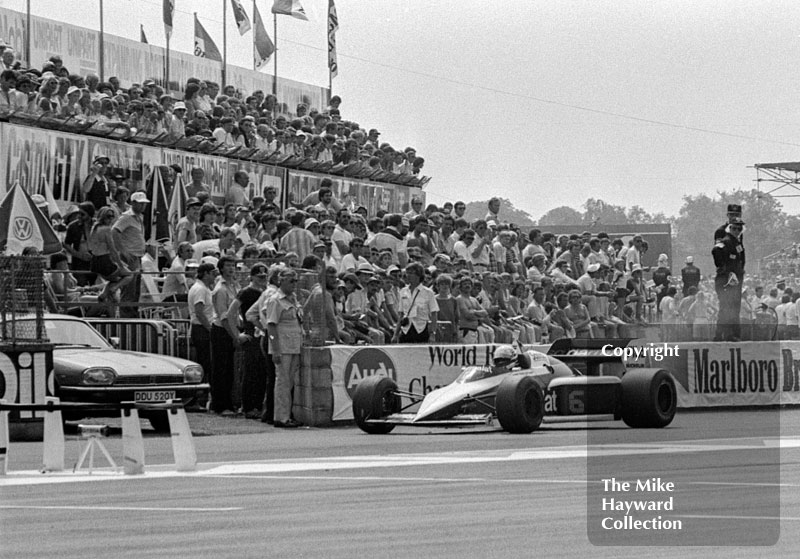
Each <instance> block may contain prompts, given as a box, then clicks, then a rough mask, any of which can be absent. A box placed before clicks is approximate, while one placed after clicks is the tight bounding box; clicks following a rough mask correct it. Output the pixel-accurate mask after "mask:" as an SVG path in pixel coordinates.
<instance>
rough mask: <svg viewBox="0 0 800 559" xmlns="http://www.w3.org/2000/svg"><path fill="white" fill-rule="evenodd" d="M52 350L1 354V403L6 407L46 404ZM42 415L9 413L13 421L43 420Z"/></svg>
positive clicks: (51, 391)
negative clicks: (9, 405) (7, 404)
mask: <svg viewBox="0 0 800 559" xmlns="http://www.w3.org/2000/svg"><path fill="white" fill-rule="evenodd" d="M52 370H53V349H52V347H51V346H46V347H39V346H37V347H30V348H26V349H24V350H20V349H12V348H5V349H4V350H3V351H2V352H0V399H2V400H5V401H6V402H8V403H9V404H45V403H46V401H45V397H46V396H50V395H52V394H53V390H54V387H53V382H54V381H53V376H52ZM44 413H45V412H35V411H26V410H21V411H18V412H17V411H12V412H11V413H10V414H9V415H10V418H11V419H12V420H20V421H29V420H35V419H42V417H43V414H44Z"/></svg>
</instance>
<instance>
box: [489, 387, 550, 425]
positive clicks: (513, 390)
mask: <svg viewBox="0 0 800 559" xmlns="http://www.w3.org/2000/svg"><path fill="white" fill-rule="evenodd" d="M495 409H496V410H497V420H498V421H499V422H500V425H501V426H502V427H503V429H505V430H506V431H508V432H509V433H532V432H533V431H535V430H536V429H537V428H538V427H539V425H541V423H542V417H543V416H544V391H543V390H542V387H541V386H540V385H539V383H537V382H536V381H535V380H533V379H532V378H531V377H528V376H519V375H514V376H510V377H508V378H506V379H504V380H503V382H501V383H500V386H499V387H498V388H497V396H496V397H495Z"/></svg>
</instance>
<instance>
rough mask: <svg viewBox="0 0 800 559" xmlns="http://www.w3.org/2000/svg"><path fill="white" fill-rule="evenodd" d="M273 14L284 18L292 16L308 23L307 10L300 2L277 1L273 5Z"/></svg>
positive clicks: (296, 0) (289, 0) (293, 0)
mask: <svg viewBox="0 0 800 559" xmlns="http://www.w3.org/2000/svg"><path fill="white" fill-rule="evenodd" d="M272 13H273V14H278V15H284V16H292V17H296V18H297V19H304V20H305V21H308V16H307V15H306V11H305V9H303V6H302V5H301V4H300V0H275V3H274V4H273V5H272Z"/></svg>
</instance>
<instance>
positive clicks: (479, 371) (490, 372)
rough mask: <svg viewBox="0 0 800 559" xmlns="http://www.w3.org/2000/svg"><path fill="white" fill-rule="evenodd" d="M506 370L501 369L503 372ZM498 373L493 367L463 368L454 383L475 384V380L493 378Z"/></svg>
mask: <svg viewBox="0 0 800 559" xmlns="http://www.w3.org/2000/svg"><path fill="white" fill-rule="evenodd" d="M506 370H507V369H503V371H506ZM498 372H499V371H498V370H497V369H495V368H494V367H464V370H463V371H461V374H460V375H458V378H456V380H455V382H460V383H461V384H464V383H467V382H475V381H476V380H481V379H485V378H488V377H491V376H494V375H496V374H498Z"/></svg>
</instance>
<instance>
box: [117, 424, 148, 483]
mask: <svg viewBox="0 0 800 559" xmlns="http://www.w3.org/2000/svg"><path fill="white" fill-rule="evenodd" d="M122 471H123V472H124V473H125V474H126V475H130V476H132V475H139V474H143V473H144V441H143V440H142V426H141V424H140V423H139V410H137V409H136V408H129V409H125V408H123V409H122Z"/></svg>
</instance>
